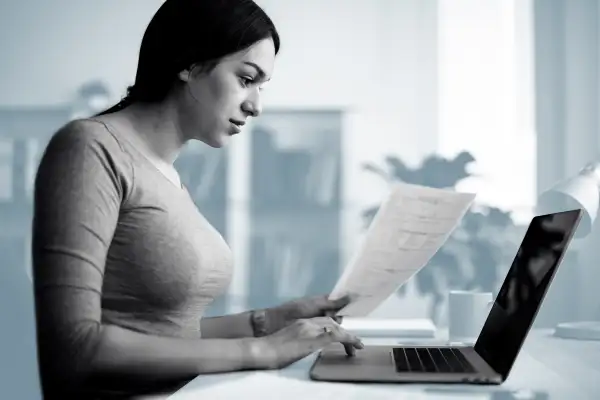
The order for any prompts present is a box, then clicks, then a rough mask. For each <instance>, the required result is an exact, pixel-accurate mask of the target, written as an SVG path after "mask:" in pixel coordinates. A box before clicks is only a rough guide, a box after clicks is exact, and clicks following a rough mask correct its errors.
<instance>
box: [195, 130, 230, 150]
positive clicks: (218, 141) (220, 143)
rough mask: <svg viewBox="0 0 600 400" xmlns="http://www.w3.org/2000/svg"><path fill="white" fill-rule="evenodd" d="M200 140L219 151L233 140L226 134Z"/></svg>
mask: <svg viewBox="0 0 600 400" xmlns="http://www.w3.org/2000/svg"><path fill="white" fill-rule="evenodd" d="M200 140H201V141H202V142H204V143H205V144H206V145H208V146H210V147H212V148H215V149H219V148H221V147H225V146H227V145H228V144H229V141H230V140H231V136H230V135H228V134H226V133H221V134H218V133H217V134H214V135H211V136H209V137H208V138H206V137H205V138H202V139H200Z"/></svg>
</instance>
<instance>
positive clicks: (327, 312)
mask: <svg viewBox="0 0 600 400" xmlns="http://www.w3.org/2000/svg"><path fill="white" fill-rule="evenodd" d="M349 302H350V297H349V296H345V297H341V298H339V299H336V300H329V296H328V295H321V296H311V297H303V298H300V299H297V300H292V301H289V302H287V303H284V304H282V305H280V306H277V307H273V308H270V309H268V310H267V313H268V318H269V319H270V321H269V324H270V325H271V326H272V327H273V329H272V331H277V330H279V329H281V328H283V327H285V326H286V325H288V324H290V323H292V322H294V321H296V320H298V319H309V318H315V317H333V318H334V319H335V320H336V321H337V322H339V323H341V317H335V314H337V312H338V311H340V310H341V309H342V308H344V307H345V306H346V305H347V304H348V303H349Z"/></svg>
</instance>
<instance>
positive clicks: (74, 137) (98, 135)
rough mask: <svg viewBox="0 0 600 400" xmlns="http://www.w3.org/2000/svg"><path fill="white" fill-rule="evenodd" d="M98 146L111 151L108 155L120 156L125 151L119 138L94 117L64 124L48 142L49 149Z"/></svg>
mask: <svg viewBox="0 0 600 400" xmlns="http://www.w3.org/2000/svg"><path fill="white" fill-rule="evenodd" d="M58 148H60V149H62V150H69V149H85V148H90V149H91V148H98V149H105V150H107V151H109V153H108V154H107V155H110V156H114V157H116V156H120V155H122V154H121V153H123V148H122V147H121V145H120V143H119V142H118V140H117V139H116V138H115V137H114V136H113V135H112V133H111V132H110V131H109V130H108V129H107V128H106V126H105V125H104V124H102V123H101V122H98V121H96V120H92V119H77V120H73V121H70V122H68V123H66V124H65V125H63V126H62V127H61V128H60V129H59V130H58V131H56V132H55V133H54V134H53V135H52V137H51V139H50V142H49V143H48V149H49V150H54V149H58Z"/></svg>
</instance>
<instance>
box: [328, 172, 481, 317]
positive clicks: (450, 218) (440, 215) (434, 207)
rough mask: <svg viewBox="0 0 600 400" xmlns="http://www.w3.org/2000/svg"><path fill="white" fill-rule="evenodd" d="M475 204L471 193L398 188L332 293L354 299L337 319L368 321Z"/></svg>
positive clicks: (444, 240)
mask: <svg viewBox="0 0 600 400" xmlns="http://www.w3.org/2000/svg"><path fill="white" fill-rule="evenodd" d="M473 200H475V194H472V193H461V192H457V191H455V190H448V189H436V188H430V187H426V186H419V185H413V184H406V183H398V184H395V185H394V186H393V187H392V190H391V193H390V195H389V196H388V198H387V200H386V201H385V202H384V203H383V204H382V205H381V207H380V209H379V211H378V212H377V214H376V215H375V218H374V219H373V221H372V222H371V225H370V226H369V228H368V230H367V233H366V237H365V239H364V242H363V243H362V246H361V248H360V250H359V251H358V252H357V253H356V254H355V255H354V257H353V259H352V260H351V262H350V263H349V265H348V266H347V267H346V268H345V269H344V272H343V273H342V276H341V277H340V279H339V281H338V282H337V284H336V285H335V287H334V288H333V290H332V292H331V293H330V295H329V298H330V299H338V298H340V297H344V296H345V295H350V298H351V302H350V303H349V304H348V305H347V306H346V307H344V308H343V309H342V310H340V312H338V315H340V316H348V317H364V316H366V315H368V314H369V313H371V312H372V311H373V310H374V309H375V308H377V307H378V306H379V305H380V304H381V303H383V302H384V301H385V300H386V299H387V298H388V297H389V296H390V295H391V294H392V293H394V292H395V291H396V290H397V289H398V288H399V287H400V286H402V285H403V284H405V283H406V282H407V281H408V280H409V279H410V278H411V277H412V276H413V275H414V274H416V273H417V272H418V271H419V270H420V269H421V268H423V267H424V266H425V265H426V264H427V263H428V262H429V260H430V259H431V258H432V257H433V256H434V254H435V253H436V252H437V251H438V250H439V249H440V248H441V247H442V245H443V244H444V243H445V242H446V240H447V239H448V237H449V236H450V234H451V233H452V232H453V231H454V229H455V228H456V227H457V226H458V224H459V222H460V221H461V219H462V218H463V216H464V215H465V214H466V212H467V210H468V209H469V207H470V206H471V204H472V202H473Z"/></svg>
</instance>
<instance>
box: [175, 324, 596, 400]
mask: <svg viewBox="0 0 600 400" xmlns="http://www.w3.org/2000/svg"><path fill="white" fill-rule="evenodd" d="M411 340H412V341H415V340H416V339H405V340H402V342H403V343H404V342H410V341H411ZM425 340H426V339H424V340H422V341H420V342H421V343H422V342H423V341H425ZM430 341H431V340H430ZM364 342H365V344H388V343H392V344H395V343H398V342H399V340H395V339H368V338H365V339H364ZM438 342H439V339H438ZM315 357H316V355H315V354H313V355H311V356H309V357H306V358H305V359H303V360H300V361H298V362H296V363H295V364H293V365H291V366H289V367H288V368H285V369H282V370H277V371H267V372H265V371H260V372H235V373H228V374H216V375H205V376H198V377H197V378H196V379H194V380H193V381H191V382H190V383H189V384H187V385H186V386H185V387H183V388H182V389H181V390H180V391H178V392H177V393H175V394H173V395H172V396H170V397H168V399H173V400H191V399H211V400H213V399H214V400H218V399H229V398H231V399H235V400H239V399H241V398H243V399H257V400H266V399H284V400H293V399H299V400H304V399H315V400H316V399H327V400H341V399H349V398H352V399H359V398H368V399H382V400H383V399H390V400H391V399H411V400H412V399H420V400H421V399H422V400H425V399H456V400H458V399H461V400H471V399H482V400H483V399H490V400H491V399H493V400H501V399H503V400H509V399H527V400H529V399H535V400H542V399H544V400H546V399H547V400H587V399H590V400H593V399H596V400H597V399H599V398H600V341H598V342H593V341H574V340H568V339H560V338H555V337H553V336H552V335H551V332H550V331H547V330H546V331H545V330H538V331H532V332H531V334H530V336H529V338H528V340H527V342H526V344H525V346H524V349H523V351H522V353H521V355H520V356H519V358H518V359H517V361H516V363H515V366H514V368H513V370H512V373H511V375H510V377H509V379H508V380H507V382H505V383H504V384H503V385H501V386H493V387H489V386H485V387H481V386H469V385H451V386H448V385H444V386H442V385H396V384H393V385H388V384H366V385H365V384H344V383H333V384H332V383H322V382H314V381H311V380H310V379H309V377H308V370H309V368H310V366H311V365H312V363H313V361H314V359H315ZM277 378H283V379H277ZM535 393H537V395H534V394H535Z"/></svg>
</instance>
